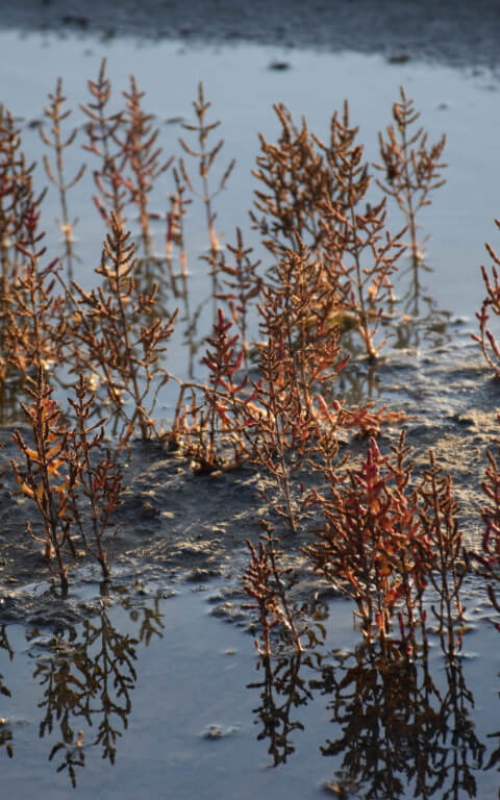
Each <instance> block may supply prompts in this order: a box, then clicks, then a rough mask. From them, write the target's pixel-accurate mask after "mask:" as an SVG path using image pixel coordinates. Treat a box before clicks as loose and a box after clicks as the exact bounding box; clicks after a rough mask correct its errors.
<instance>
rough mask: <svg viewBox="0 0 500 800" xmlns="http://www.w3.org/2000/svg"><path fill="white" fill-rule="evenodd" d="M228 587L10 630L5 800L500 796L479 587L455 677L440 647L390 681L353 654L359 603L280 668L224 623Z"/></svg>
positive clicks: (330, 617)
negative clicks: (221, 594) (221, 601)
mask: <svg viewBox="0 0 500 800" xmlns="http://www.w3.org/2000/svg"><path fill="white" fill-rule="evenodd" d="M218 589H219V587H218V585H217V584H212V585H209V586H208V587H205V588H204V590H203V591H199V590H198V587H196V586H195V587H193V590H191V591H190V590H189V589H183V590H181V592H180V593H179V594H177V595H174V596H171V597H168V598H165V597H164V595H165V594H166V593H165V592H164V591H163V592H157V591H156V590H155V589H154V587H153V586H150V587H147V591H146V594H147V595H149V597H146V598H144V599H143V600H138V598H137V597H134V593H133V590H130V594H129V590H126V589H125V587H121V588H120V586H119V585H115V587H114V588H113V589H112V591H111V593H110V596H109V597H108V598H106V600H105V601H103V605H102V606H101V608H100V609H99V611H98V612H96V614H95V615H94V616H93V617H91V618H90V619H89V620H88V621H87V622H85V623H83V624H81V623H80V624H78V625H75V626H62V625H61V626H58V627H54V626H48V625H43V624H40V625H27V626H26V627H25V626H21V625H6V626H4V627H2V628H1V629H0V633H1V637H2V638H1V645H2V649H1V650H0V671H1V674H2V675H3V678H2V685H3V687H4V690H5V689H7V690H8V691H9V693H10V696H4V697H3V698H2V700H1V704H0V711H1V715H2V716H3V718H4V719H3V722H2V725H1V727H0V757H1V758H2V790H3V791H4V792H5V793H6V796H10V797H16V798H24V797H26V798H28V797H31V796H32V792H33V787H34V786H36V787H37V795H38V796H39V797H43V798H49V797H51V798H52V797H67V796H69V793H70V792H71V786H72V785H74V786H75V788H76V791H77V794H78V796H80V797H82V798H86V797H89V798H90V797H95V796H98V797H106V798H114V797H117V798H118V797H121V798H134V797H138V796H140V795H141V794H145V795H146V796H149V797H161V798H163V797H164V798H167V797H168V798H170V797H175V798H176V800H177V798H179V800H191V799H192V798H195V797H200V798H201V797H203V798H206V800H216V799H217V798H233V797H238V798H240V797H241V798H245V799H246V798H249V799H250V798H251V797H254V796H255V795H256V794H257V795H258V796H260V797H263V798H266V800H267V798H269V800H271V798H285V797H289V798H293V799H294V800H295V798H297V800H299V798H304V797H314V796H316V795H317V796H319V797H320V796H322V791H323V789H322V787H323V785H324V784H325V783H326V784H328V783H329V784H331V785H332V786H335V785H340V786H343V787H344V788H345V790H346V791H350V792H351V794H349V793H347V794H345V795H337V796H344V797H352V798H355V797H376V798H380V799H382V798H384V800H389V798H390V800H396V798H403V797H404V798H412V797H415V796H417V786H420V787H421V789H422V791H423V794H422V796H424V797H429V798H431V797H433V798H436V800H438V799H439V800H441V798H443V797H450V798H466V797H478V798H493V797H497V792H498V787H499V778H498V771H497V765H496V758H497V755H496V754H497V753H498V751H499V747H500V742H499V738H498V737H499V734H498V712H499V689H500V684H499V678H498V672H499V667H500V661H499V658H498V655H497V654H498V636H500V634H499V633H498V631H497V630H496V629H495V628H494V627H493V626H492V625H491V624H489V623H488V622H487V619H486V618H487V610H486V604H485V603H484V602H483V598H482V597H481V595H480V594H478V592H477V591H476V590H475V588H474V585H473V584H471V585H470V586H469V590H468V591H469V594H470V597H469V598H468V599H469V616H470V618H471V619H472V621H473V626H472V629H471V631H470V632H469V633H468V634H467V635H466V638H465V645H464V650H463V655H462V657H461V658H460V659H459V661H458V663H457V665H456V668H455V669H454V670H453V671H452V672H450V671H449V670H446V668H445V666H446V665H445V661H444V659H443V657H442V655H441V652H440V649H439V647H437V646H435V647H434V648H433V650H432V654H431V658H430V662H429V666H430V669H429V673H428V674H427V676H424V673H423V672H422V670H421V668H420V667H415V669H414V671H410V672H407V671H404V670H402V671H398V670H396V671H394V672H393V673H392V674H389V675H386V676H385V678H383V677H382V675H381V674H380V673H379V672H377V669H376V667H374V665H373V663H370V661H369V659H367V658H366V657H365V656H366V654H365V655H363V651H362V650H360V649H359V647H358V650H357V654H356V655H352V654H350V652H351V650H352V648H353V647H354V646H355V644H356V642H358V645H359V637H357V635H356V634H355V633H354V632H353V629H352V607H351V605H350V604H349V603H347V602H345V601H343V600H338V601H334V602H332V603H330V605H329V606H328V607H323V608H322V609H321V613H319V616H320V617H321V621H322V624H323V625H324V626H325V628H326V640H325V645H323V646H321V647H318V648H316V650H315V651H313V652H309V653H308V652H306V653H305V654H303V656H302V659H298V657H297V656H294V655H288V656H287V655H286V652H284V653H282V656H281V657H280V658H277V659H275V660H274V661H273V662H272V663H271V665H269V667H268V669H267V670H266V669H265V664H263V663H262V660H260V659H258V658H257V657H256V651H255V650H254V647H253V644H252V637H251V636H250V635H248V633H244V632H242V631H241V630H240V629H238V628H237V627H236V626H234V625H228V624H224V623H223V622H221V621H220V620H219V619H217V618H216V617H214V616H213V615H212V614H211V613H210V612H211V611H212V609H213V608H214V607H215V606H216V604H217V603H216V601H217V596H218ZM167 594H168V592H167ZM317 615H318V614H317ZM479 653H483V654H484V653H490V656H489V657H488V658H485V657H484V655H483V656H482V657H481V656H480V655H479ZM77 743H78V744H77ZM9 752H10V755H11V757H10V758H9V757H8V754H9ZM447 792H449V794H447ZM333 796H335V795H333Z"/></svg>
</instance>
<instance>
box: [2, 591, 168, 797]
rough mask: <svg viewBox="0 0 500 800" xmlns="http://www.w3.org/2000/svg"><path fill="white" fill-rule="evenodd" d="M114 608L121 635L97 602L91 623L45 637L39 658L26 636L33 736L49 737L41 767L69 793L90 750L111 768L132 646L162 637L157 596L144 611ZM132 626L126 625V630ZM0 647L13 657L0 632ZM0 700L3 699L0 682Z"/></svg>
mask: <svg viewBox="0 0 500 800" xmlns="http://www.w3.org/2000/svg"><path fill="white" fill-rule="evenodd" d="M121 605H122V607H123V608H124V609H125V610H126V611H128V615H129V622H128V623H127V628H128V632H127V633H120V632H119V631H118V630H117V629H116V628H115V627H114V625H113V624H112V623H111V621H110V618H109V616H108V613H107V612H106V608H105V605H104V603H101V609H100V611H99V614H98V616H97V617H93V618H92V619H89V620H85V621H84V622H83V623H82V625H81V626H78V628H76V627H73V626H68V627H60V628H58V629H57V630H55V631H54V632H53V634H52V635H51V637H50V639H49V641H48V643H47V644H45V643H43V642H44V640H42V645H41V646H42V648H43V651H44V652H43V653H42V654H40V651H39V650H40V644H39V636H40V632H39V631H38V630H37V629H35V630H32V631H31V632H30V633H28V634H27V637H28V638H29V639H30V641H31V646H30V653H31V655H32V656H33V657H36V667H35V670H34V672H33V678H34V679H36V680H37V681H38V683H39V685H40V687H41V688H42V690H43V697H42V699H41V701H40V702H39V703H38V707H39V708H40V709H42V710H43V718H42V720H41V722H40V726H39V737H40V738H41V739H43V738H45V737H47V738H48V737H51V738H52V737H54V738H55V740H56V741H55V744H53V746H52V748H51V750H50V753H49V761H53V760H54V761H55V763H56V764H57V772H64V771H67V774H68V776H69V778H70V781H71V784H72V786H73V787H74V788H75V787H76V785H77V768H78V767H80V768H81V767H84V766H85V764H86V757H87V755H88V754H89V753H90V751H91V750H92V749H97V750H100V751H101V754H102V758H103V759H106V760H108V761H109V762H110V763H111V764H114V763H115V759H116V754H117V745H118V741H119V739H120V738H121V737H122V736H123V731H124V730H126V729H127V727H128V718H129V715H130V713H131V711H132V692H133V691H134V689H135V685H136V681H137V672H136V666H137V665H136V662H137V647H138V646H139V645H143V646H146V647H147V646H148V645H149V644H150V643H151V641H152V639H153V638H154V637H160V638H161V637H162V628H163V627H164V626H163V623H162V619H161V617H162V615H161V613H160V610H159V597H156V598H155V600H154V603H153V605H152V607H142V608H136V607H134V606H133V604H132V601H131V599H130V597H124V598H123V599H122V601H121ZM131 623H132V624H131ZM0 647H1V648H2V649H4V650H7V652H8V653H9V655H10V658H11V660H12V658H13V657H14V653H13V652H12V650H11V649H10V646H9V643H8V640H7V638H6V635H5V629H4V628H2V629H1V630H0ZM0 693H1V694H5V695H7V696H10V692H9V690H8V689H7V687H5V686H4V685H3V683H2V678H1V676H0ZM2 722H3V724H2V725H0V748H1V747H2V745H4V744H5V745H6V747H7V752H8V755H9V756H11V757H12V755H14V749H13V743H12V740H13V733H12V729H11V728H12V726H11V725H10V721H9V720H8V719H5V720H3V719H2Z"/></svg>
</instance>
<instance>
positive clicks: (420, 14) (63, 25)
mask: <svg viewBox="0 0 500 800" xmlns="http://www.w3.org/2000/svg"><path fill="white" fill-rule="evenodd" d="M0 26H1V27H2V28H17V29H21V30H24V31H26V32H29V31H30V30H43V29H46V30H50V31H51V32H57V31H58V32H60V33H61V34H63V35H64V33H65V32H69V31H71V33H75V32H80V33H81V34H82V35H88V34H95V33H97V34H98V35H100V36H102V37H104V38H107V39H109V38H111V37H114V36H117V35H123V34H127V35H133V36H149V37H153V38H171V39H172V38H173V39H177V38H180V39H184V40H189V41H190V42H196V41H203V42H219V43H220V42H226V43H227V42H236V43H237V42H238V41H252V42H256V43H259V44H271V45H276V46H279V47H312V48H314V49H320V48H323V49H328V50H331V51H335V52H339V51H342V50H353V51H357V52H361V53H382V54H384V55H385V56H386V57H387V58H388V59H389V60H393V61H394V62H396V63H401V62H402V61H405V60H412V59H427V60H432V61H439V62H444V63H448V64H453V65H465V66H471V65H472V66H474V65H477V66H479V65H482V66H487V67H490V68H496V67H497V65H498V63H499V52H498V32H499V30H500V6H499V5H498V3H496V2H494V0H476V2H474V3H471V2H468V0H405V2H398V0H392V2H391V1H388V2H384V0H378V2H377V1H376V2H374V1H373V0H311V2H308V3H304V2H303V1H302V0H281V1H280V0H252V2H250V3H244V2H235V0H108V2H96V0H86V2H85V3H84V4H82V3H81V2H79V0H24V1H23V3H4V4H3V7H2V19H1V22H0Z"/></svg>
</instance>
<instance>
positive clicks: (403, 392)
mask: <svg viewBox="0 0 500 800" xmlns="http://www.w3.org/2000/svg"><path fill="white" fill-rule="evenodd" d="M377 381H378V385H379V387H380V388H381V389H382V390H383V391H382V398H381V399H380V400H379V401H378V402H377V405H379V406H380V405H381V404H382V403H384V404H388V405H389V407H390V408H391V410H403V411H405V413H406V414H407V415H408V419H407V420H406V421H405V422H404V424H403V425H399V424H395V425H391V426H386V427H384V429H383V432H382V435H381V436H380V439H379V443H380V447H381V449H382V450H386V449H388V447H389V446H390V444H391V443H394V442H396V441H397V439H398V438H399V434H400V430H401V427H403V426H404V428H405V429H406V431H407V440H408V443H409V444H410V446H411V448H412V453H411V455H412V458H414V459H415V462H416V472H418V470H419V469H421V468H422V467H423V466H425V465H426V464H427V463H428V452H429V449H431V448H432V449H433V450H434V452H435V454H436V457H437V460H438V462H439V464H440V465H441V466H442V468H443V469H444V470H445V471H446V472H449V473H450V474H451V476H452V478H453V482H454V489H455V498H456V500H457V502H458V504H459V519H460V525H461V529H462V531H463V535H464V542H465V544H466V546H467V547H468V548H471V549H475V548H477V547H478V546H480V541H481V532H482V523H481V519H480V516H479V508H480V505H481V503H482V502H483V497H482V496H481V490H480V484H481V481H482V479H483V476H484V470H485V467H486V452H487V450H488V448H492V449H493V451H495V452H496V445H494V444H493V441H494V439H495V438H498V437H499V436H500V426H499V425H498V423H497V419H496V415H497V408H498V397H499V392H500V385H499V382H498V379H496V378H494V377H492V374H491V371H490V370H489V369H488V368H487V367H485V366H484V364H483V361H482V357H481V354H480V351H479V348H478V347H477V345H475V344H474V343H472V342H471V341H469V340H468V335H467V333H465V335H464V334H462V335H461V336H459V337H457V339H456V341H455V342H452V343H450V344H448V345H446V346H442V347H439V348H435V349H434V350H428V351H422V352H418V351H412V352H408V353H403V352H400V353H398V352H397V351H393V352H392V353H390V354H389V355H388V356H387V357H386V358H384V359H383V360H382V363H381V364H380V365H379V366H378V368H377ZM11 433H12V431H11V429H10V428H3V429H1V430H0V434H1V440H2V442H3V443H4V448H3V450H2V451H1V453H0V458H1V461H2V462H3V465H4V467H5V469H6V475H5V477H4V485H3V489H2V491H1V495H0V496H1V505H0V515H1V516H0V559H1V561H0V604H1V610H0V616H1V618H2V619H3V620H4V621H7V620H14V619H18V618H19V619H24V620H27V621H29V620H31V621H33V620H34V621H39V620H40V619H41V618H42V619H44V620H45V621H49V620H50V619H51V618H52V617H53V616H55V617H57V618H59V616H60V615H61V614H63V616H68V615H69V618H71V619H72V618H73V617H74V616H75V615H76V617H78V616H79V615H80V614H81V613H85V612H86V611H88V610H89V609H91V608H92V607H93V606H94V602H95V598H96V596H97V597H98V596H99V591H101V592H103V593H106V592H107V591H108V590H110V591H113V581H114V582H115V583H116V582H118V583H123V582H124V583H125V584H127V585H128V586H130V587H132V586H133V587H136V588H137V587H139V591H142V588H141V587H144V586H146V585H151V586H152V585H154V586H155V587H156V588H155V591H156V590H157V589H158V587H160V589H161V590H162V591H170V590H171V588H172V586H173V585H175V583H176V582H178V581H180V580H181V581H185V580H187V581H192V582H194V583H196V584H199V583H204V582H206V581H209V580H210V579H211V578H212V577H216V576H223V577H224V578H225V579H226V580H227V581H228V590H227V597H226V598H223V600H224V602H222V604H221V607H220V609H219V611H220V613H221V615H223V616H228V617H230V618H231V617H235V618H238V617H239V616H240V614H241V612H240V608H239V602H232V601H233V600H234V599H235V598H236V597H237V595H238V589H239V580H238V576H240V575H241V573H242V571H243V569H244V567H245V564H246V562H247V554H248V551H247V547H246V539H248V538H250V539H252V540H254V541H256V540H257V538H258V536H259V534H260V533H262V530H263V529H262V525H261V522H260V521H261V520H262V519H267V520H268V521H269V522H271V523H272V524H274V525H276V533H277V534H278V535H279V536H280V538H281V542H282V545H283V547H284V549H285V551H286V561H287V563H289V564H290V565H293V566H294V567H295V568H297V569H298V571H299V574H300V585H299V589H300V591H301V592H302V593H303V594H308V593H310V592H311V591H312V590H313V589H318V588H319V589H322V588H323V589H324V588H325V586H324V584H322V582H321V581H319V580H318V578H317V576H314V575H313V574H312V573H311V571H310V569H309V567H308V565H307V563H306V561H305V559H304V557H303V555H302V554H301V552H300V547H301V546H302V545H304V544H307V543H309V542H311V541H312V539H313V538H314V536H315V529H316V528H317V526H318V524H319V522H320V519H319V516H318V513H317V512H315V511H314V510H312V511H310V512H308V514H307V515H306V516H305V517H304V519H303V522H302V526H301V530H300V533H299V534H297V535H293V534H291V533H290V532H288V531H287V529H286V527H285V526H284V524H283V523H282V522H281V521H280V519H279V518H278V517H277V516H276V514H275V512H273V511H272V509H270V508H269V506H268V504H267V503H266V501H265V500H264V498H263V497H262V494H261V492H262V490H265V491H266V492H268V493H269V494H271V495H272V493H273V483H272V481H271V479H270V477H269V476H268V475H267V474H265V473H264V472H263V471H262V470H259V469H257V468H254V467H252V466H246V467H244V468H241V469H238V470H232V471H227V472H222V473H219V474H215V475H211V476H200V475H197V474H195V473H194V472H193V470H192V468H191V465H190V463H189V462H188V461H186V460H184V459H182V458H179V457H178V456H175V455H172V454H169V453H167V452H166V451H165V449H164V448H163V447H162V446H161V445H160V444H152V443H141V442H136V443H134V445H133V447H132V450H131V453H130V458H128V460H127V462H126V464H125V467H124V473H125V486H126V488H125V491H124V494H123V499H122V503H121V506H120V510H119V514H118V518H117V522H119V524H120V527H119V529H118V532H117V534H116V539H115V543H114V546H113V551H112V557H111V561H112V563H113V576H114V578H113V581H112V582H111V585H110V589H109V588H108V589H107V588H105V587H104V586H101V588H100V589H99V570H98V568H97V567H96V566H93V565H92V566H90V565H89V564H88V562H87V561H86V560H85V559H82V561H81V562H80V563H79V564H78V565H77V566H76V568H75V570H74V572H73V573H72V576H71V580H72V583H73V586H74V587H75V588H74V589H72V590H71V592H70V602H69V603H66V604H63V605H64V607H63V608H62V607H61V604H60V603H58V602H55V601H56V599H57V592H51V591H50V590H48V587H49V583H50V574H49V573H48V571H47V568H46V565H45V562H44V558H43V552H42V551H43V547H42V545H41V544H39V543H37V542H34V541H33V540H32V539H31V538H30V536H29V535H28V533H27V532H26V520H27V519H28V518H29V519H30V520H31V521H32V524H33V527H34V530H35V532H37V531H38V532H41V529H40V523H39V520H38V517H37V513H36V510H35V509H34V506H33V504H32V501H31V500H30V499H29V498H26V497H24V496H21V495H19V493H17V492H16V489H17V486H16V484H15V481H14V478H13V476H12V472H11V470H10V468H9V462H10V459H11V458H13V457H14V458H18V453H17V452H16V450H15V447H14V444H13V442H12V437H11ZM366 446H367V442H366V440H365V441H359V440H357V441H352V440H351V441H349V440H348V439H347V438H346V439H345V441H344V443H343V445H342V448H341V452H342V453H343V452H345V450H346V449H349V450H350V452H351V453H352V457H353V458H356V457H359V455H360V454H362V453H363V452H364V451H365V449H366ZM300 480H303V481H304V482H305V484H306V486H307V487H309V488H310V487H311V486H312V485H315V486H317V487H318V488H319V489H320V490H321V489H322V484H321V479H320V477H318V475H317V474H312V473H306V474H303V475H301V476H300ZM40 585H41V587H42V588H43V589H44V591H42V590H41V589H40ZM85 586H87V587H88V589H87V590H86V591H85V590H84V589H82V587H85ZM75 589H76V591H75ZM134 591H135V589H134ZM40 615H41V616H40Z"/></svg>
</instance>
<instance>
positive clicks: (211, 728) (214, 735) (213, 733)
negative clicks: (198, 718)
mask: <svg viewBox="0 0 500 800" xmlns="http://www.w3.org/2000/svg"><path fill="white" fill-rule="evenodd" d="M237 730H238V729H237V728H236V726H234V725H231V726H226V727H222V726H221V725H217V724H215V723H214V724H212V725H208V726H207V727H206V728H205V730H204V731H202V733H201V737H202V739H223V738H225V737H227V736H233V735H234V734H235V733H237Z"/></svg>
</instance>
